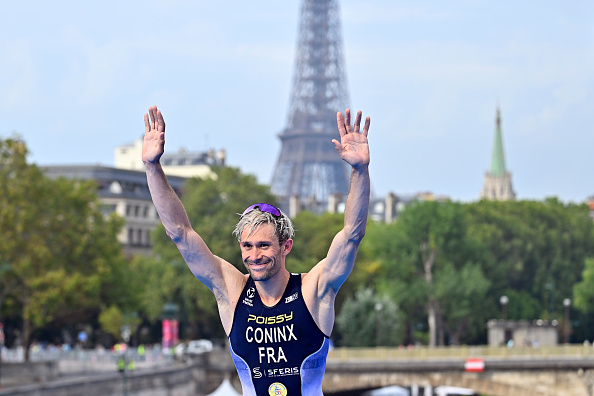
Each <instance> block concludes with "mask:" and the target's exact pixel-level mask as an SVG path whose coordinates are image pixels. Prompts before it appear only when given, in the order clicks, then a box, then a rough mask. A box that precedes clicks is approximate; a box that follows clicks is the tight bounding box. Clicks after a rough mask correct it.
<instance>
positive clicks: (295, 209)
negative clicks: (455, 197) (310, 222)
mask: <svg viewBox="0 0 594 396" xmlns="http://www.w3.org/2000/svg"><path fill="white" fill-rule="evenodd" d="M449 200H450V198H449V197H447V196H445V195H435V194H433V193H432V192H419V193H417V194H409V195H396V194H394V193H393V192H389V193H388V194H387V195H386V196H385V197H377V196H372V197H371V198H370V200H369V220H373V221H377V222H383V223H388V224H389V223H392V222H393V221H395V220H396V218H397V217H398V216H399V215H400V213H402V212H403V211H404V210H405V209H406V207H407V206H408V205H409V204H411V203H413V202H422V201H442V202H444V201H449ZM345 205H346V197H345V196H344V195H342V194H330V195H329V197H328V204H327V207H325V208H320V209H319V210H318V211H317V212H330V213H344V209H345ZM302 210H309V206H306V207H305V208H304V207H303V206H301V200H300V199H299V197H297V196H293V197H291V199H290V200H289V212H288V213H287V214H288V215H289V217H291V218H294V217H295V216H297V214H298V213H299V212H301V211H302Z"/></svg>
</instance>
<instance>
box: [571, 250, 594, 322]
mask: <svg viewBox="0 0 594 396" xmlns="http://www.w3.org/2000/svg"><path fill="white" fill-rule="evenodd" d="M573 305H574V306H575V307H576V308H577V309H579V310H580V311H582V312H583V313H589V314H591V313H593V312H594V258H588V259H586V264H585V267H584V271H583V273H582V280H581V281H580V282H578V283H577V284H576V285H575V286H574V288H573Z"/></svg>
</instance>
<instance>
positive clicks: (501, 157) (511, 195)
mask: <svg viewBox="0 0 594 396" xmlns="http://www.w3.org/2000/svg"><path fill="white" fill-rule="evenodd" d="M480 198H481V199H491V200H498V201H508V200H514V199H516V193H515V192H514V189H513V187H512V183H511V173H509V172H508V171H507V169H506V168H505V154H504V151H503V135H502V133H501V111H500V110H499V106H497V115H496V118H495V139H494V140H493V152H492V154H491V168H490V169H489V171H488V172H485V181H484V183H483V189H482V190H481V194H480Z"/></svg>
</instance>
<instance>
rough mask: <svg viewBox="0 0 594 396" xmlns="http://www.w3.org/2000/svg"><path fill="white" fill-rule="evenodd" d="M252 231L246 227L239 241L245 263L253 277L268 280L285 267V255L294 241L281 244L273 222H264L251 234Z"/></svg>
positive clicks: (258, 279) (257, 279)
mask: <svg viewBox="0 0 594 396" xmlns="http://www.w3.org/2000/svg"><path fill="white" fill-rule="evenodd" d="M250 231H251V229H245V230H244V231H243V233H242V234H241V241H240V242H239V245H240V247H241V256H242V258H243V265H245V268H246V269H247V270H248V272H249V274H250V276H251V277H252V279H254V280H255V281H267V280H269V279H271V278H272V277H273V276H275V275H276V274H277V273H278V272H279V271H280V270H281V269H282V268H284V266H285V256H286V255H287V254H288V253H289V251H290V250H291V247H292V242H293V241H291V240H289V241H287V242H285V243H284V244H283V246H281V245H280V244H279V243H278V237H277V236H276V234H275V232H274V225H272V224H262V225H261V226H259V227H258V228H256V229H255V230H254V232H253V233H252V234H251V235H249V233H250Z"/></svg>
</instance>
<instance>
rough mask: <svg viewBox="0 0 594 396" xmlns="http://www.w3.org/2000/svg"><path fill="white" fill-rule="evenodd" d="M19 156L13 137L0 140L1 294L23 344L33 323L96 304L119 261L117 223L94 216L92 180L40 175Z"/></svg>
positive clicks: (78, 312)
mask: <svg viewBox="0 0 594 396" xmlns="http://www.w3.org/2000/svg"><path fill="white" fill-rule="evenodd" d="M26 155H27V148H26V146H25V144H24V143H23V142H22V141H20V140H19V139H18V138H10V139H6V140H0V239H1V240H2V241H3V243H2V244H0V262H1V263H3V264H4V265H5V267H6V268H8V270H7V271H5V272H4V273H3V275H2V294H3V296H4V297H5V298H6V299H7V300H9V301H10V303H11V307H12V308H13V310H15V311H17V314H19V316H21V317H22V320H23V339H24V342H25V345H26V346H27V347H28V346H29V344H30V343H31V334H32V332H33V330H35V329H36V328H41V327H43V326H44V325H46V324H48V323H50V322H52V321H56V320H60V319H64V318H70V320H72V318H73V317H77V318H78V319H79V320H80V319H82V318H83V317H84V315H85V312H86V313H87V314H88V312H89V310H90V309H92V308H93V307H96V306H97V304H98V302H99V301H100V295H101V286H102V284H103V281H104V279H105V277H106V276H107V275H108V274H110V272H111V270H112V268H113V266H117V265H121V264H122V256H121V248H120V244H119V242H118V241H117V239H116V235H117V232H118V231H119V228H120V227H121V225H122V222H121V219H118V218H116V217H110V218H105V217H104V216H103V215H102V213H101V212H100V210H99V206H100V205H99V201H98V199H97V196H96V187H95V185H94V183H92V182H82V181H73V180H67V179H64V178H60V179H56V180H51V179H49V178H46V177H45V176H44V175H43V173H42V172H41V170H40V169H39V168H38V167H37V166H35V165H30V164H28V163H27V161H26Z"/></svg>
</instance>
